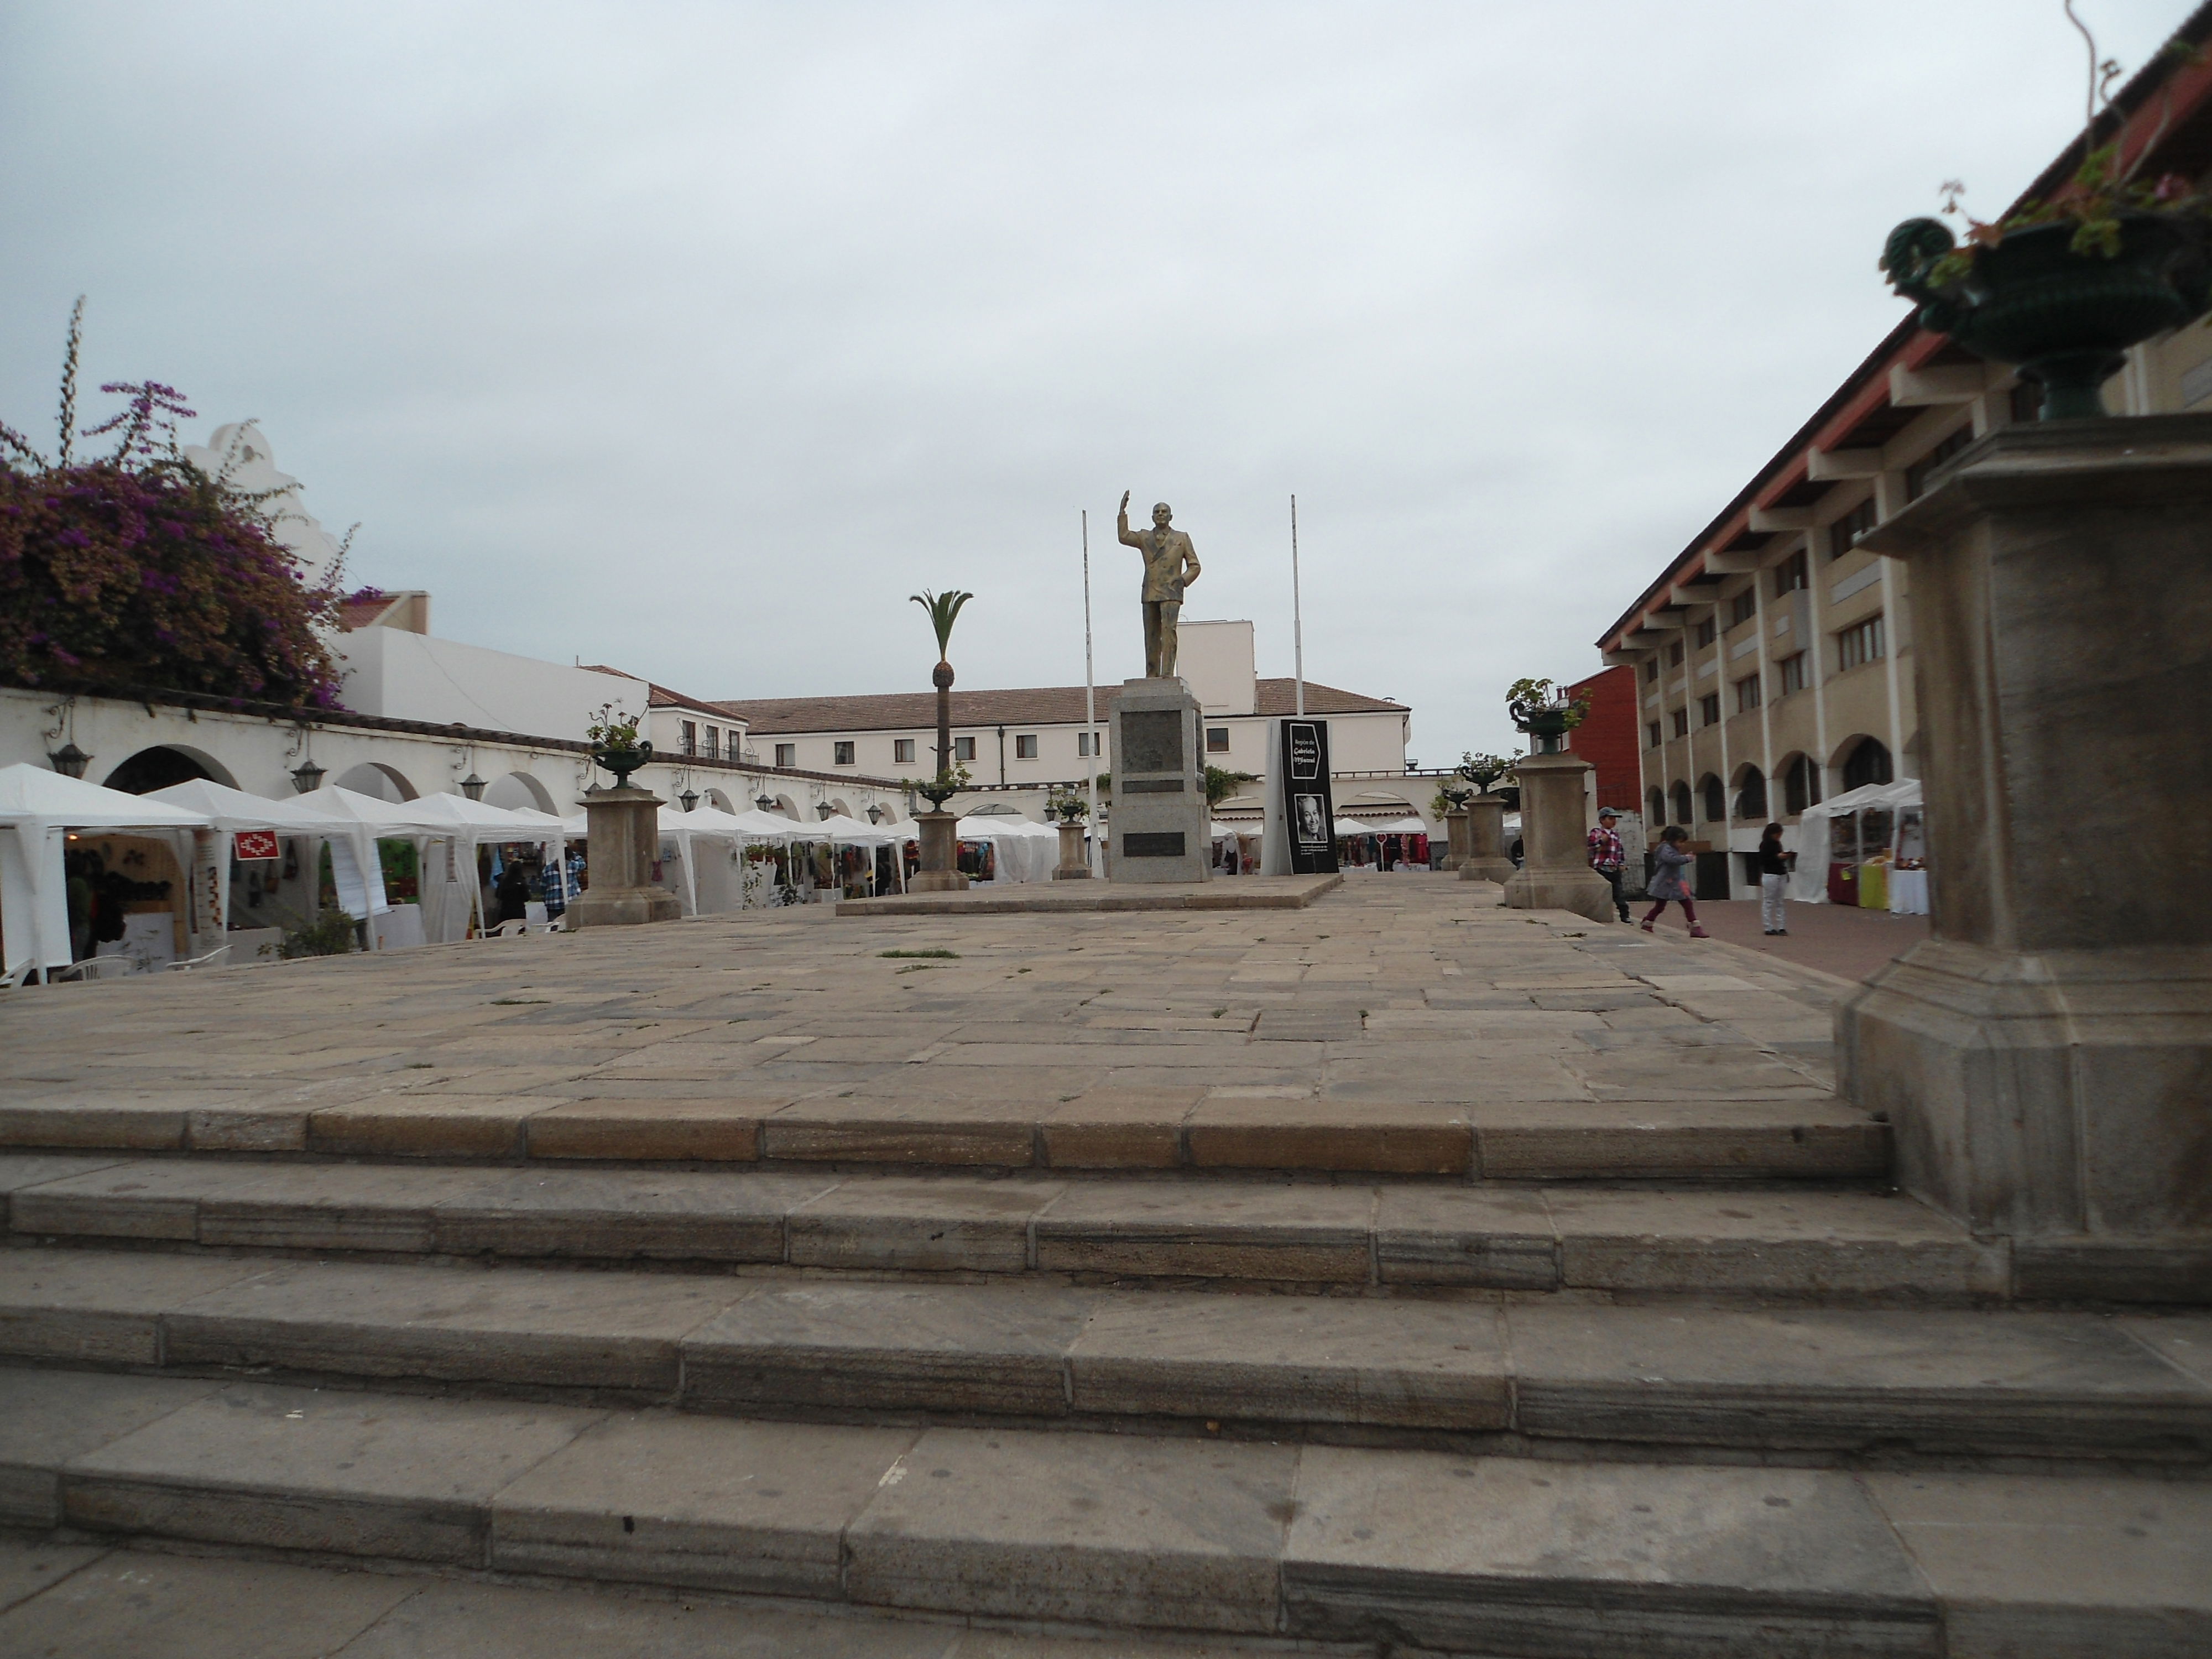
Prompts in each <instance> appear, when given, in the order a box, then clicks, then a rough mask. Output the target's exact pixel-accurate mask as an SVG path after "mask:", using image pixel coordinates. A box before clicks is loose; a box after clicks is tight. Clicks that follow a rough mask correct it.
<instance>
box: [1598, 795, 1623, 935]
mask: <svg viewBox="0 0 2212 1659" xmlns="http://www.w3.org/2000/svg"><path fill="white" fill-rule="evenodd" d="M1619 822H1620V813H1618V812H1616V811H1613V808H1611V807H1610V806H1606V807H1601V808H1600V809H1599V811H1598V815H1597V828H1596V829H1593V830H1591V831H1590V832H1589V863H1590V868H1591V869H1593V870H1595V871H1596V872H1598V874H1600V875H1601V876H1603V877H1604V878H1605V879H1606V884H1607V886H1609V887H1611V888H1612V889H1613V904H1614V906H1615V907H1616V908H1618V909H1619V910H1620V919H1621V920H1622V921H1627V920H1628V901H1627V900H1626V899H1625V898H1623V897H1622V896H1620V866H1621V865H1622V864H1623V863H1624V862H1625V861H1626V859H1627V857H1628V851H1627V849H1626V848H1624V847H1623V846H1621V844H1620V836H1617V835H1615V834H1614V833H1613V825H1614V824H1616V823H1619Z"/></svg>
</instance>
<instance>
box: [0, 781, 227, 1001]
mask: <svg viewBox="0 0 2212 1659" xmlns="http://www.w3.org/2000/svg"><path fill="white" fill-rule="evenodd" d="M212 827H213V821H212V820H211V819H210V817H209V815H208V814H206V813H204V812H196V811H192V810H191V809H190V808H188V807H183V806H173V805H170V804H169V803H168V802H167V801H157V800H153V799H149V798H148V797H146V796H144V795H126V794H125V793H123V792H122V791H121V790H119V789H103V788H101V787H100V786H99V785H98V784H96V783H87V782H86V781H84V780H83V779H82V778H72V777H66V776H64V775H62V774H61V773H59V772H50V771H48V770H47V769H46V768H45V767H43V766H33V765H30V764H29V763H26V762H19V763H16V764H15V765H14V766H6V767H0V830H5V831H7V832H8V833H6V834H0V971H5V972H7V973H10V974H12V973H14V972H15V971H16V970H17V969H21V968H35V969H38V970H39V972H40V975H46V974H47V973H50V972H52V970H53V969H57V968H66V967H68V966H69V965H70V928H69V878H68V876H67V873H66V866H65V865H64V858H63V853H64V845H65V839H64V838H65V837H66V836H67V835H68V833H69V831H70V830H72V829H122V830H173V829H210V828H212Z"/></svg>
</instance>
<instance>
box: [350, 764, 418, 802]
mask: <svg viewBox="0 0 2212 1659" xmlns="http://www.w3.org/2000/svg"><path fill="white" fill-rule="evenodd" d="M331 783H333V784H335V785H336V786H337V787H339V788H341V789H350V790H352V791H353V792H354V793H356V795H374V797H376V799H379V800H392V801H400V800H413V799H415V798H416V795H417V794H418V793H421V792H420V791H418V790H417V789H416V787H415V786H414V785H413V784H411V783H410V782H409V781H407V775H406V774H405V773H404V772H402V771H400V770H399V769H398V768H397V767H394V766H386V764H385V763H383V762H382V761H363V762H362V763H361V764H360V765H358V766H350V767H348V768H347V769H345V770H344V771H343V772H341V773H339V774H338V775H337V776H336V777H334V778H332V779H331Z"/></svg>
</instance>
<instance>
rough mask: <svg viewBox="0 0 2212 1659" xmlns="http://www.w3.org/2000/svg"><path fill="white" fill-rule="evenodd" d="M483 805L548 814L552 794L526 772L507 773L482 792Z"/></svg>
mask: <svg viewBox="0 0 2212 1659" xmlns="http://www.w3.org/2000/svg"><path fill="white" fill-rule="evenodd" d="M483 799H484V805H487V806H504V807H506V808H507V809H508V810H509V811H524V812H550V811H553V792H552V791H551V790H550V789H548V788H547V787H545V786H544V784H542V783H540V782H538V780H537V779H536V778H533V777H532V776H531V775H530V774H529V773H527V772H509V773H508V774H507V775H506V776H505V777H503V778H501V779H500V780H499V781H498V782H496V783H495V784H493V785H492V787H490V788H489V789H487V790H485V791H484V795H483Z"/></svg>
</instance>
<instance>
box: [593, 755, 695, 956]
mask: <svg viewBox="0 0 2212 1659" xmlns="http://www.w3.org/2000/svg"><path fill="white" fill-rule="evenodd" d="M660 807H661V800H660V797H659V796H658V795H656V794H654V793H653V791H651V790H650V789H630V788H623V789H594V790H592V791H591V792H590V793H588V794H586V796H585V797H584V812H585V816H586V818H587V819H588V820H589V829H590V836H591V842H590V845H591V875H592V884H591V885H590V886H589V887H588V888H586V890H584V891H583V892H581V893H580V894H578V895H577V896H575V898H574V899H572V900H571V901H570V902H569V904H568V926H569V927H634V926H635V925H637V924H638V923H640V922H647V921H675V920H676V918H677V917H678V916H680V915H683V914H684V905H683V902H682V901H681V900H679V899H678V897H677V896H676V895H675V894H673V893H670V892H665V891H663V890H661V889H660V888H658V887H656V886H654V885H653V857H654V855H655V854H657V853H658V852H659V848H660Z"/></svg>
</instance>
